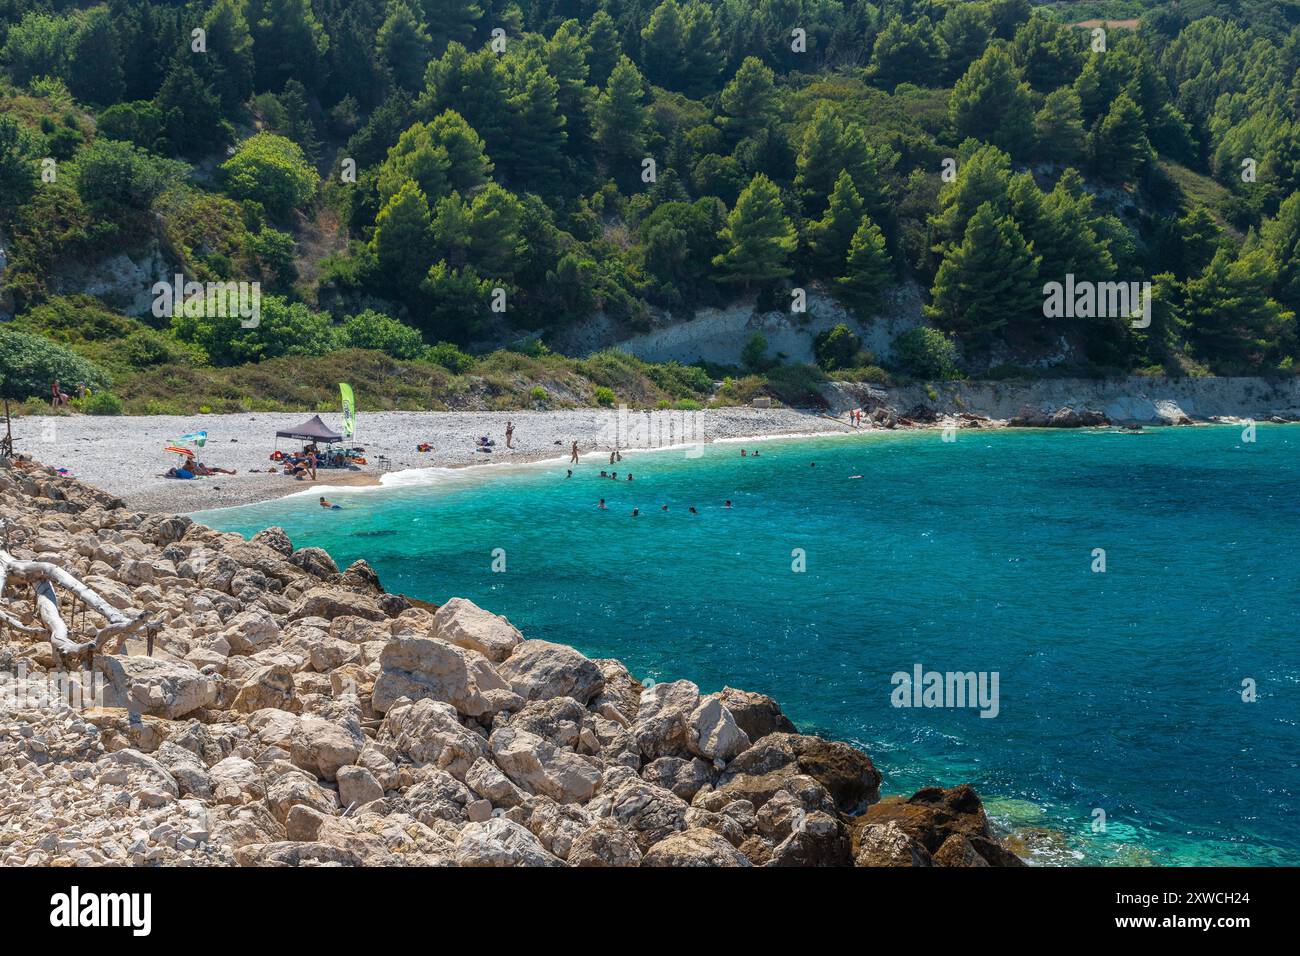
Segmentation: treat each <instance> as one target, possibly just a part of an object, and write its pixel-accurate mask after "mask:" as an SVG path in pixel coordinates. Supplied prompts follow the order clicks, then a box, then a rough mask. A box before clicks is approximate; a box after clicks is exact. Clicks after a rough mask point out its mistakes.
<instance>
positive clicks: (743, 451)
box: [740, 448, 745, 458]
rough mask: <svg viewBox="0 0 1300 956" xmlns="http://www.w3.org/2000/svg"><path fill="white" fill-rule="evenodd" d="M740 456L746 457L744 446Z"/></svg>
mask: <svg viewBox="0 0 1300 956" xmlns="http://www.w3.org/2000/svg"><path fill="white" fill-rule="evenodd" d="M740 457H741V458H744V457H745V449H743V448H742V449H740Z"/></svg>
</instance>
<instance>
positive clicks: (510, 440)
mask: <svg viewBox="0 0 1300 956" xmlns="http://www.w3.org/2000/svg"><path fill="white" fill-rule="evenodd" d="M514 440H515V423H514V422H512V421H507V422H506V447H507V448H514V447H515V446H514Z"/></svg>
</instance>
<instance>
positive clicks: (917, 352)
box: [894, 326, 961, 381]
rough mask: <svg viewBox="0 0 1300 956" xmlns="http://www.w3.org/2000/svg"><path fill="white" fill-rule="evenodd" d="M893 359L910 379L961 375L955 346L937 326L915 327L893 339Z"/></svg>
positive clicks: (943, 378)
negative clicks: (935, 327) (934, 327)
mask: <svg viewBox="0 0 1300 956" xmlns="http://www.w3.org/2000/svg"><path fill="white" fill-rule="evenodd" d="M894 362H895V363H896V364H897V365H898V367H899V368H900V369H902V370H903V372H905V373H906V374H908V375H910V376H912V377H913V378H920V379H937V380H941V381H946V380H948V379H954V378H961V370H960V369H959V368H958V367H957V346H956V345H954V344H953V341H952V339H950V338H948V336H946V335H944V334H943V333H942V332H940V331H939V330H938V329H932V328H928V327H926V326H917V327H916V328H914V329H908V330H907V331H906V332H904V333H903V334H902V335H900V336H898V337H897V338H896V339H894Z"/></svg>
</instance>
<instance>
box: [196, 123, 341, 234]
mask: <svg viewBox="0 0 1300 956" xmlns="http://www.w3.org/2000/svg"><path fill="white" fill-rule="evenodd" d="M221 175H222V177H223V179H224V181H225V184H226V191H227V192H229V193H230V195H232V196H234V197H235V198H236V199H252V200H255V201H256V202H260V203H261V204H262V205H263V206H265V207H266V208H267V209H269V210H271V212H273V213H275V214H276V215H279V216H284V215H287V214H288V212H289V210H291V209H295V208H297V207H299V206H303V205H305V204H307V203H308V202H310V201H311V199H312V197H313V196H315V195H316V187H317V186H318V185H319V184H320V177H319V176H317V175H316V170H315V169H313V168H312V167H311V165H310V164H309V163H308V162H307V159H306V157H305V156H304V155H303V152H302V149H301V147H299V146H298V144H297V143H295V142H293V140H290V139H286V138H285V137H283V136H277V135H275V134H274V133H258V134H257V135H255V136H251V137H249V138H248V139H246V140H244V142H242V143H240V144H239V149H238V150H236V152H235V155H234V156H232V157H230V159H228V160H226V162H224V163H222V165H221Z"/></svg>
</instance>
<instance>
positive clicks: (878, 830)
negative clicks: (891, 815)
mask: <svg viewBox="0 0 1300 956" xmlns="http://www.w3.org/2000/svg"><path fill="white" fill-rule="evenodd" d="M854 837H855V842H856V847H855V849H854V854H853V862H854V865H856V866H930V865H931V863H930V853H929V851H928V850H926V848H925V847H923V846H922V845H921V844H920V843H918V842H917V841H916V840H914V839H912V838H911V837H910V836H908V835H907V833H906V832H905V831H904V830H903V828H902V827H900V826H899V825H898V823H897V821H894V820H891V821H889V822H888V823H873V824H870V825H868V826H863V827H859V828H858V829H857V831H856V833H855V834H854Z"/></svg>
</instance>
